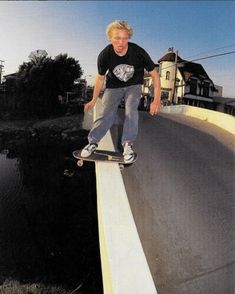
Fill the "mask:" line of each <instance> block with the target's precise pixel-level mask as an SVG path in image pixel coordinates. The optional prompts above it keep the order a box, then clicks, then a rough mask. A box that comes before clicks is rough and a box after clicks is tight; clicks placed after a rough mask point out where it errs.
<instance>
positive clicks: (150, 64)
mask: <svg viewBox="0 0 235 294" xmlns="http://www.w3.org/2000/svg"><path fill="white" fill-rule="evenodd" d="M141 53H142V57H143V61H144V68H145V69H146V70H147V71H152V70H154V68H155V63H154V62H153V61H152V59H151V57H150V56H149V54H148V53H147V52H146V51H145V50H144V49H142V52H141Z"/></svg>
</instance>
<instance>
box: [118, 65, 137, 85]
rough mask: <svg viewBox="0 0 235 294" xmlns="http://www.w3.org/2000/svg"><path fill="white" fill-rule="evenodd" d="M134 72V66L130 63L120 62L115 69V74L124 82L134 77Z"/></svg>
mask: <svg viewBox="0 0 235 294" xmlns="http://www.w3.org/2000/svg"><path fill="white" fill-rule="evenodd" d="M134 72H135V69H134V66H133V65H128V64H119V65H117V66H116V67H115V68H114V70H113V73H114V74H115V76H116V77H117V78H118V79H119V80H120V81H122V82H127V81H128V80H129V79H130V78H132V77H133V75H134Z"/></svg>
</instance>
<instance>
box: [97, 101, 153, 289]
mask: <svg viewBox="0 0 235 294" xmlns="http://www.w3.org/2000/svg"><path fill="white" fill-rule="evenodd" d="M100 104H101V103H97V107H96V109H95V111H94V113H97V112H98V113H99V111H100V107H101V105H100ZM99 149H108V150H114V146H113V142H112V139H111V134H110V132H108V133H107V134H106V136H105V137H104V138H103V140H102V141H101V142H100V144H99ZM96 183H97V206H98V223H99V240H100V254H101V266H102V277H103V287H104V294H130V293H135V294H143V293H148V294H157V291H156V288H155V285H154V282H153V278H152V276H151V273H150V270H149V266H148V264H147V261H146V257H145V254H144V251H143V248H142V245H141V242H140V239H139V235H138V232H137V229H136V225H135V222H134V219H133V215H132V212H131V209H130V205H129V202H128V198H127V194H126V190H125V186H124V183H123V179H122V176H121V172H120V169H119V165H118V164H117V163H102V162H97V163H96Z"/></svg>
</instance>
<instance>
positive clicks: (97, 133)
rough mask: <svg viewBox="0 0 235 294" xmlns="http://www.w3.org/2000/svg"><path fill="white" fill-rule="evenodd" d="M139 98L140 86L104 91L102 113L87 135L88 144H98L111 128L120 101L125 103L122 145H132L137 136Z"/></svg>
mask: <svg viewBox="0 0 235 294" xmlns="http://www.w3.org/2000/svg"><path fill="white" fill-rule="evenodd" d="M140 97H141V85H133V86H129V87H125V88H114V89H105V92H104V95H103V98H102V104H103V111H102V112H101V114H100V116H99V117H98V118H97V120H96V121H95V122H94V126H93V128H92V129H91V130H90V133H89V135H88V141H89V143H96V144H98V143H99V141H100V140H101V139H102V138H103V137H104V136H105V134H106V133H107V131H108V130H109V129H110V128H111V127H112V125H113V123H114V121H115V118H116V114H117V110H118V106H119V104H120V103H121V100H122V99H123V98H124V101H125V120H124V125H123V132H122V140H121V141H122V144H125V143H133V142H134V141H135V139H136V137H137V134H138V121H139V113H138V106H139V101H140Z"/></svg>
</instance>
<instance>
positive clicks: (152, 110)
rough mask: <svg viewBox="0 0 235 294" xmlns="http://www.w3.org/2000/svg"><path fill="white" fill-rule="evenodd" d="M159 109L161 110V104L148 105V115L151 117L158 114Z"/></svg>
mask: <svg viewBox="0 0 235 294" xmlns="http://www.w3.org/2000/svg"><path fill="white" fill-rule="evenodd" d="M160 108H161V102H160V101H159V102H152V103H151V104H150V111H149V113H150V114H151V115H154V114H158V112H159V111H160Z"/></svg>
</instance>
